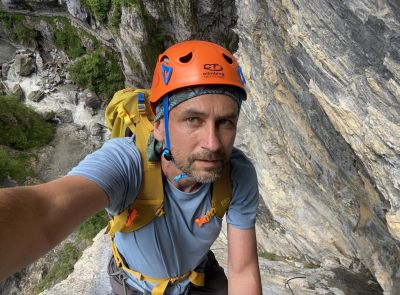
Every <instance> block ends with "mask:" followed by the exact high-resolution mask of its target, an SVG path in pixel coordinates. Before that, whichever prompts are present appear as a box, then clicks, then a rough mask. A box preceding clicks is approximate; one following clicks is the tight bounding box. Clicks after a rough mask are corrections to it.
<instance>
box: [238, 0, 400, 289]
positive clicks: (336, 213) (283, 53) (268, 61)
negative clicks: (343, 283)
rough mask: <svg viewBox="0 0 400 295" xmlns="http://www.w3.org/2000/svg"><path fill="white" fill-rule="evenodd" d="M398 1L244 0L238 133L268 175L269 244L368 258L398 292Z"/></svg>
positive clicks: (326, 260)
mask: <svg viewBox="0 0 400 295" xmlns="http://www.w3.org/2000/svg"><path fill="white" fill-rule="evenodd" d="M249 7H251V9H249ZM399 11H400V10H399V7H398V5H395V3H394V2H391V1H387V2H380V3H379V5H378V4H377V3H376V4H374V5H372V4H371V3H370V2H368V1H349V2H347V4H343V2H342V1H311V2H307V3H305V2H302V3H299V2H297V1H285V2H280V1H279V2H278V1H269V2H268V5H266V4H265V5H264V4H262V3H261V2H259V1H239V2H238V15H240V16H246V17H240V18H239V21H238V27H237V30H238V32H239V37H240V38H239V40H240V43H239V51H238V52H237V56H238V57H239V59H240V61H241V64H242V65H243V70H244V74H245V76H246V77H247V79H248V87H249V90H250V91H249V93H250V99H249V101H248V102H246V103H245V104H244V110H243V114H244V116H242V119H243V121H242V126H246V128H245V129H240V130H243V132H240V133H239V136H238V144H239V146H241V147H242V148H244V149H245V150H247V151H248V153H249V154H250V156H251V157H252V159H253V161H254V163H255V164H256V167H257V171H258V175H259V180H260V188H261V195H262V197H263V202H262V204H261V206H260V218H259V221H260V223H259V227H258V233H259V236H258V238H259V241H260V243H261V245H262V246H263V247H264V248H265V249H266V250H267V251H269V252H274V253H278V254H279V255H283V256H290V257H299V258H300V257H304V258H305V259H307V260H308V259H309V260H311V261H313V262H314V263H316V264H320V265H335V264H336V265H344V266H346V267H348V268H357V267H358V266H359V265H360V263H361V264H363V265H365V266H366V267H368V269H370V270H371V272H372V273H373V274H374V275H375V277H376V278H377V280H378V281H379V283H380V284H381V286H382V287H383V289H384V290H385V292H386V293H387V294H396V292H398V290H399V288H400V275H399V265H400V264H399V263H400V251H399V240H396V237H397V238H398V232H397V233H396V230H397V231H398V222H399V219H398V216H399V201H400V195H399V179H400V178H399V177H400V171H399V169H400V166H399V164H400V161H399V160H400V158H399V146H400V132H399V131H400V129H399V128H400V125H399V122H400V120H399V119H400V116H399V79H398V73H399V72H398V66H399V62H400V56H399V51H398V49H399V41H400V39H399V37H400V36H399V19H398V13H399ZM260 158H261V159H262V161H260ZM396 217H397V218H396ZM396 224H397V228H396Z"/></svg>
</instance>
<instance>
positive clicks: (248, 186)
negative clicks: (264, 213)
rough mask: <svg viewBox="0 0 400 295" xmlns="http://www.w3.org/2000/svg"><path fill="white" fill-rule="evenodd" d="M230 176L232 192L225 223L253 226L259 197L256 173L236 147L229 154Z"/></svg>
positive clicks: (239, 226) (248, 227) (246, 227)
mask: <svg viewBox="0 0 400 295" xmlns="http://www.w3.org/2000/svg"><path fill="white" fill-rule="evenodd" d="M231 178H232V189H233V192H232V201H231V203H230V205H229V208H228V211H227V213H226V220H227V223H228V224H231V225H233V226H234V227H236V228H239V229H250V228H253V227H254V225H255V223H256V211H257V206H258V198H259V192H258V181H257V173H256V170H255V168H254V166H253V164H252V163H251V162H250V160H249V159H248V158H247V157H246V156H245V155H244V154H243V152H241V151H240V150H238V149H236V148H235V149H234V150H233V152H232V156H231Z"/></svg>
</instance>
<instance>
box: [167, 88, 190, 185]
mask: <svg viewBox="0 0 400 295" xmlns="http://www.w3.org/2000/svg"><path fill="white" fill-rule="evenodd" d="M168 104H169V101H168V94H166V95H165V96H164V98H163V108H164V129H165V148H164V149H163V151H162V156H163V157H164V159H165V160H167V161H171V162H172V163H173V164H174V165H175V167H177V166H176V164H175V160H174V157H173V156H172V153H171V142H170V140H169V127H168V126H169V110H168ZM177 168H178V167H177ZM178 169H179V168H178ZM189 177H192V176H191V175H190V174H188V173H181V174H178V175H177V176H175V177H174V182H178V181H180V180H182V179H185V178H189Z"/></svg>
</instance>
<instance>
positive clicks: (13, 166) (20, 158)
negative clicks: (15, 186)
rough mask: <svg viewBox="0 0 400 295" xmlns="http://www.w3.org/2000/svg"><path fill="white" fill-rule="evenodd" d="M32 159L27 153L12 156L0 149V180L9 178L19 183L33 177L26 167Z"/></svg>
mask: <svg viewBox="0 0 400 295" xmlns="http://www.w3.org/2000/svg"><path fill="white" fill-rule="evenodd" d="M32 157H33V156H32V155H31V154H29V153H22V152H21V153H14V154H13V153H11V152H9V151H7V149H5V148H3V147H0V180H2V179H4V178H6V177H7V176H10V177H11V178H12V179H14V180H16V181H17V182H19V183H21V182H22V181H23V180H24V179H25V178H26V177H27V176H33V175H34V172H33V170H32V169H30V168H29V167H28V166H27V165H26V163H27V162H29V161H30V159H31V158H32Z"/></svg>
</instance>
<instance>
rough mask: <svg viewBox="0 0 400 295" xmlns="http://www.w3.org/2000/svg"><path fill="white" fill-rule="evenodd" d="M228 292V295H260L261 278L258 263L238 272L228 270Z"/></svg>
mask: <svg viewBox="0 0 400 295" xmlns="http://www.w3.org/2000/svg"><path fill="white" fill-rule="evenodd" d="M228 290H229V295H235V294H238V295H240V294H254V295H261V278H260V271H259V268H258V263H257V264H256V265H255V264H254V265H251V266H249V267H247V268H245V269H241V270H239V271H235V270H234V269H228Z"/></svg>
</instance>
